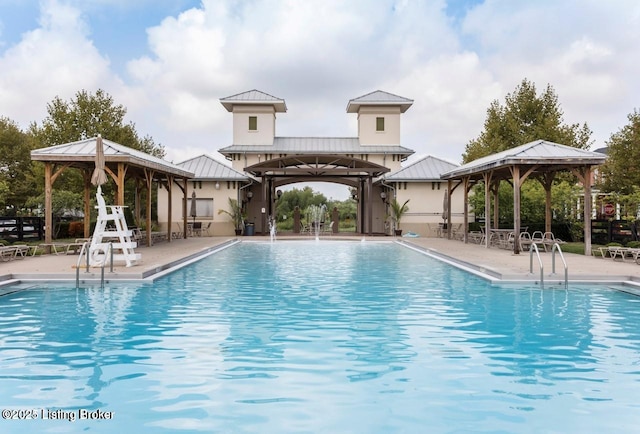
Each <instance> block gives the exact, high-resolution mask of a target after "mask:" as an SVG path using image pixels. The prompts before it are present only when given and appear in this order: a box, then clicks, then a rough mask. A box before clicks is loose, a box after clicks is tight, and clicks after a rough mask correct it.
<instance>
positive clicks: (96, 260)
mask: <svg viewBox="0 0 640 434" xmlns="http://www.w3.org/2000/svg"><path fill="white" fill-rule="evenodd" d="M96 199H97V200H98V206H96V208H97V209H98V220H97V222H96V228H95V230H94V231H93V237H91V245H90V246H89V262H90V264H91V266H102V265H104V264H106V263H108V261H110V260H111V252H109V243H110V242H111V243H112V248H113V262H116V261H124V262H125V263H126V265H127V267H131V266H132V265H134V264H135V263H136V262H137V261H139V260H140V259H141V255H140V253H135V252H134V249H135V248H136V247H137V243H136V242H135V241H131V236H132V231H131V230H129V229H128V228H127V221H126V219H125V217H124V212H123V208H124V207H123V206H120V205H109V206H107V205H106V204H105V201H104V198H103V197H102V188H100V186H98V191H97V193H96ZM109 223H113V227H114V228H115V229H107V225H108V224H109Z"/></svg>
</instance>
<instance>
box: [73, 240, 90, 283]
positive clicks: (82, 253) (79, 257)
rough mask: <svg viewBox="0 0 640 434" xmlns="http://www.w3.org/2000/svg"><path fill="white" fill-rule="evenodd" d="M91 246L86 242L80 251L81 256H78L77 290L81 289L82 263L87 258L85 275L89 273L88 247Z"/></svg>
mask: <svg viewBox="0 0 640 434" xmlns="http://www.w3.org/2000/svg"><path fill="white" fill-rule="evenodd" d="M88 245H89V242H88V241H85V242H84V243H83V244H82V248H81V249H80V256H78V261H77V262H76V289H78V288H79V287H80V264H81V263H82V257H83V256H84V257H86V258H87V268H86V270H85V273H88V272H89V249H88V248H87V246H88Z"/></svg>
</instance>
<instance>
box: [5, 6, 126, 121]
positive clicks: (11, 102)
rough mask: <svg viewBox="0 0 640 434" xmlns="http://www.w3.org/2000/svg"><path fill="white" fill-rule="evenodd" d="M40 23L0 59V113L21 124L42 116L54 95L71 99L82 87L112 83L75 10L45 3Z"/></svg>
mask: <svg viewBox="0 0 640 434" xmlns="http://www.w3.org/2000/svg"><path fill="white" fill-rule="evenodd" d="M39 21H40V25H41V27H39V28H37V29H34V30H32V31H30V32H27V33H25V34H24V35H23V37H22V40H21V41H20V43H18V44H16V45H14V46H12V47H9V48H8V49H7V50H6V51H5V52H4V53H3V54H2V56H1V57H0V71H2V73H0V113H2V114H3V115H4V116H7V117H9V118H11V119H13V120H14V121H16V122H18V123H20V124H21V125H23V126H26V125H27V124H28V123H29V122H32V121H40V120H42V119H43V118H44V117H45V116H46V103H48V102H50V101H51V100H52V99H53V98H54V97H56V96H60V97H61V98H69V97H72V96H73V95H74V94H75V93H76V92H78V91H79V90H81V89H96V88H98V87H103V88H108V87H117V86H119V82H118V80H117V79H115V78H114V77H113V76H112V75H111V73H110V71H109V63H108V60H107V59H106V58H105V57H103V56H101V55H100V53H98V51H97V50H96V48H95V47H94V45H93V44H92V42H91V41H90V40H89V39H88V36H87V35H88V28H87V25H86V23H85V22H84V21H83V19H82V17H81V14H80V12H79V11H78V10H77V9H74V8H72V7H69V6H66V5H64V4H61V3H59V2H57V1H49V2H44V3H43V4H42V11H41V17H40V20H39Z"/></svg>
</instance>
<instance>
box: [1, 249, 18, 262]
mask: <svg viewBox="0 0 640 434" xmlns="http://www.w3.org/2000/svg"><path fill="white" fill-rule="evenodd" d="M15 255H16V248H15V246H0V260H2V261H5V262H6V261H11V260H12V259H14V257H15Z"/></svg>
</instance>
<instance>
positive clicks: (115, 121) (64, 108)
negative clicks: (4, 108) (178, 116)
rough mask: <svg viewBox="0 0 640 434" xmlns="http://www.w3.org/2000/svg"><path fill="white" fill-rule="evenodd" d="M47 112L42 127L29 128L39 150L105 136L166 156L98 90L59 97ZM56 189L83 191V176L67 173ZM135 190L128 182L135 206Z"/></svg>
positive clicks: (128, 200)
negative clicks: (141, 134)
mask: <svg viewBox="0 0 640 434" xmlns="http://www.w3.org/2000/svg"><path fill="white" fill-rule="evenodd" d="M47 113H48V115H47V117H46V118H45V119H44V120H43V121H42V124H41V125H38V124H36V123H32V124H31V125H30V128H29V130H30V133H31V134H32V135H33V137H34V138H35V140H36V142H37V143H38V147H48V146H54V145H59V144H64V143H69V142H75V141H78V140H82V139H85V138H89V137H95V136H97V135H98V134H101V135H102V137H104V138H105V139H108V140H110V141H113V142H116V143H119V144H121V145H124V146H128V147H130V148H132V149H136V150H139V151H142V152H146V153H148V154H151V155H154V156H156V157H159V158H163V157H164V155H165V151H164V148H163V147H162V146H161V145H157V144H156V143H155V142H154V141H153V139H152V138H151V137H149V136H145V137H142V138H140V137H139V136H138V133H137V131H136V128H135V125H134V124H133V123H131V122H129V123H126V122H125V115H126V113H127V110H126V108H125V107H124V106H122V105H119V104H116V103H115V102H114V100H113V98H112V97H111V96H110V95H109V94H107V93H106V92H105V91H104V90H101V89H98V90H97V91H96V92H95V93H90V92H88V91H86V90H81V91H79V92H77V93H76V95H75V98H73V99H71V100H70V101H64V100H62V99H61V98H60V97H56V98H54V99H53V101H51V102H50V103H49V104H47ZM40 170H42V169H40ZM40 179H43V178H40ZM54 190H68V191H74V192H81V191H82V190H83V180H82V175H81V173H80V172H78V171H76V170H65V171H64V172H62V173H61V174H60V176H59V177H58V178H57V180H56V183H55V187H54ZM134 190H135V189H134V188H132V186H131V181H128V186H127V187H126V188H125V192H126V195H125V202H126V203H127V204H130V205H132V204H133V202H134V199H133V192H134ZM103 192H104V194H105V196H106V197H112V196H113V192H114V186H113V185H111V183H108V184H106V185H105V186H103ZM152 197H153V201H154V203H155V201H156V200H157V199H156V195H155V194H152ZM152 209H155V206H152Z"/></svg>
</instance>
